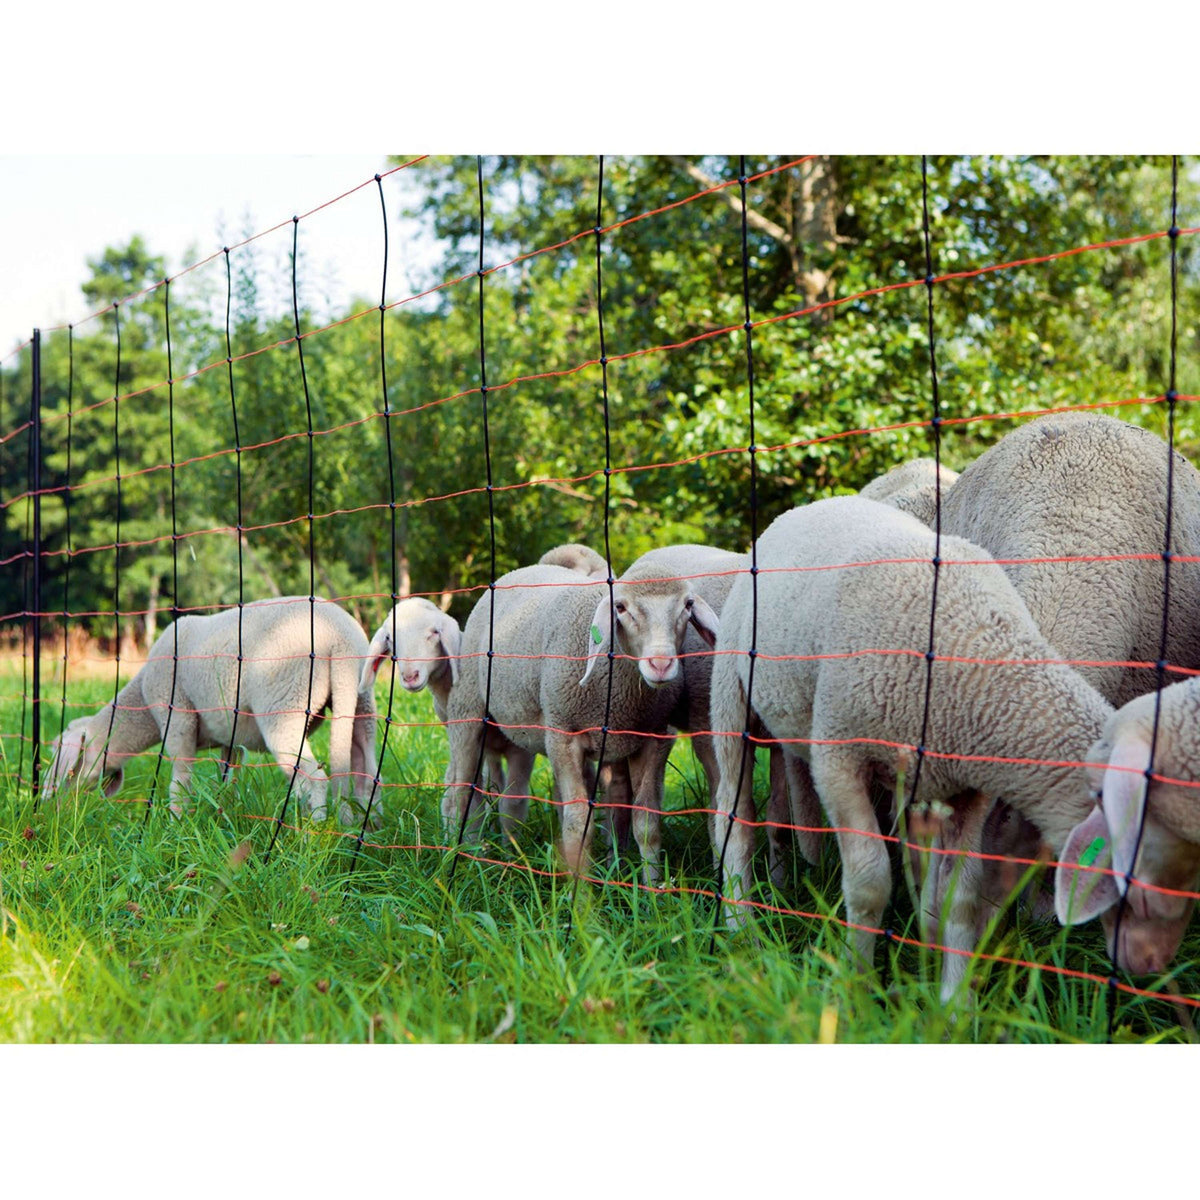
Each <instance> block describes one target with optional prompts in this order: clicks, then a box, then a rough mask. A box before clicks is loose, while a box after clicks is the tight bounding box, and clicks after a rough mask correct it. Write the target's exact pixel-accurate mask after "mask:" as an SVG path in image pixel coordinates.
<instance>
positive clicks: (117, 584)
mask: <svg viewBox="0 0 1200 1200" xmlns="http://www.w3.org/2000/svg"><path fill="white" fill-rule="evenodd" d="M113 324H114V325H115V326H116V338H117V366H116V370H115V371H114V373H113V459H114V461H115V464H116V473H115V482H116V492H117V502H116V508H115V513H114V522H115V525H116V531H115V536H114V537H113V625H114V630H113V632H114V635H115V637H116V647H115V653H114V656H113V702H112V710H111V711H110V712H109V714H108V734H107V735H106V737H105V739H104V754H103V757H102V759H101V764H100V777H101V778H103V777H104V773H105V771H104V769H105V767H106V766H107V765H108V745H109V742H111V741H112V731H113V723H114V722H115V721H116V717H117V697H118V696H119V695H120V694H121V307H120V301H117V300H114V301H113Z"/></svg>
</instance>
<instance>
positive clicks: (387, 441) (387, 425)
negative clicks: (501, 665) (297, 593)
mask: <svg viewBox="0 0 1200 1200" xmlns="http://www.w3.org/2000/svg"><path fill="white" fill-rule="evenodd" d="M375 186H376V187H377V188H378V189H379V210H380V213H381V215H382V217H383V282H382V284H381V285H380V289H379V390H380V394H381V396H382V398H383V444H384V451H385V453H386V454H387V470H388V531H389V537H388V545H389V547H390V550H391V553H390V554H389V556H388V558H389V562H390V564H391V591H390V595H391V609H390V610H389V612H388V619H389V620H390V621H391V623H392V637H391V646H392V655H391V667H392V669H391V673H390V675H389V677H388V703H387V716H385V717H384V721H383V741H382V742H381V743H380V745H379V755H378V758H377V759H376V767H375V778H374V779H373V780H372V781H371V795H370V796H369V798H368V799H367V807H366V810H365V811H364V813H363V817H362V825H361V827H360V828H359V831H358V837H357V839H356V840H355V842H354V853H353V854H352V855H351V856H350V871H353V870H354V865H355V863H357V862H358V855H359V851H360V850H361V849H362V844H363V839H364V838H365V837H366V836H367V825H368V823H369V821H370V819H371V806H372V805H373V804H374V803H375V797H376V795H377V794H378V792H379V785H380V780H381V778H382V775H383V758H384V755H385V754H386V753H387V745H388V734H390V733H391V730H392V704H393V703H394V702H395V699H396V602H397V600H398V599H399V596H398V595H397V591H396V581H397V570H396V467H395V463H394V462H393V461H392V406H391V403H390V401H389V399H388V380H387V343H386V340H385V332H386V330H385V321H386V317H387V272H388V219H387V204H386V202H385V201H384V196H383V178H382V176H380V175H376V176H375ZM372 686H374V685H372ZM382 804H383V801H382V799H380V805H381V806H382Z"/></svg>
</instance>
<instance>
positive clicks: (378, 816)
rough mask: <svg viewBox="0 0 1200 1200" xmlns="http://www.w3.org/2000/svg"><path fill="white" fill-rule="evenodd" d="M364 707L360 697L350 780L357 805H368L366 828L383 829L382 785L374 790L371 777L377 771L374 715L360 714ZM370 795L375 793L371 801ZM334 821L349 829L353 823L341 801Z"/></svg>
mask: <svg viewBox="0 0 1200 1200" xmlns="http://www.w3.org/2000/svg"><path fill="white" fill-rule="evenodd" d="M364 707H365V706H364V704H363V702H362V699H361V697H360V700H359V711H358V713H357V714H356V715H355V718H354V731H353V737H352V738H351V741H350V778H351V781H352V787H353V792H354V798H355V799H356V800H357V801H358V802H359V804H360V805H366V804H368V803H369V804H370V805H371V812H370V814H369V816H368V818H367V825H368V826H369V827H370V828H371V829H380V828H382V826H383V783H382V781H381V782H380V785H379V787H378V788H376V787H375V773H376V771H377V770H378V764H377V762H376V759H375V714H374V713H373V712H364V711H363V709H364ZM372 791H373V792H374V793H375V795H374V799H372V796H371V793H372ZM338 819H339V820H340V821H341V822H342V824H343V825H349V824H350V823H351V821H352V820H353V819H354V812H353V810H352V809H351V807H350V805H349V804H347V803H345V802H344V801H343V803H342V805H341V807H340V808H339V810H338Z"/></svg>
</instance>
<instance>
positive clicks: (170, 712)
mask: <svg viewBox="0 0 1200 1200" xmlns="http://www.w3.org/2000/svg"><path fill="white" fill-rule="evenodd" d="M163 325H164V328H165V330H166V341H167V438H168V446H169V452H170V457H171V633H172V639H173V641H172V646H171V695H170V698H169V699H168V701H167V717H166V720H165V721H164V722H163V731H162V741H161V742H160V743H159V746H158V760H157V761H156V762H155V764H154V775H153V776H152V777H151V780H150V796H149V799H148V800H147V802H146V812H145V819H146V820H149V818H150V810H151V809H152V808H153V807H154V800H155V796H156V795H157V791H158V773H159V771H160V770H161V769H162V762H163V755H164V754H165V753H166V749H167V738H168V737H169V736H170V733H171V718H172V717H173V716H174V713H175V688H176V685H177V683H178V678H179V520H178V510H177V503H176V500H177V497H176V487H175V370H174V363H173V359H172V355H171V281H170V279H164V280H163ZM239 520H240V517H239Z"/></svg>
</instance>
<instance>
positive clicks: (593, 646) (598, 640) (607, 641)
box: [579, 593, 612, 687]
mask: <svg viewBox="0 0 1200 1200" xmlns="http://www.w3.org/2000/svg"><path fill="white" fill-rule="evenodd" d="M608 601H609V597H608V595H607V593H606V594H605V595H604V596H603V597H601V600H600V603H599V604H597V605H596V611H595V612H594V613H593V614H592V623H591V625H589V626H588V635H587V670H585V671H584V673H583V678H582V679H581V680H580V681H579V686H580V687H583V685H584V684H585V683H587V681H588V678H589V677H590V676H591V673H592V668H593V667H594V666H595V665H596V659H598V658H599V657H600V655H601V654H607V653H608V649H609V647H610V645H611V644H612V623H611V617H612V611H611V609H610V608H609V603H608Z"/></svg>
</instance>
